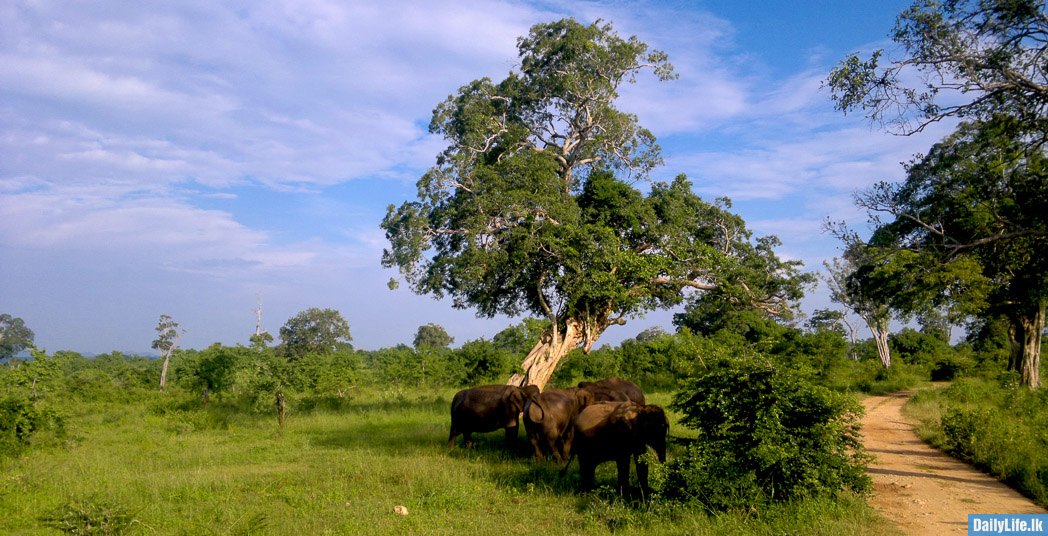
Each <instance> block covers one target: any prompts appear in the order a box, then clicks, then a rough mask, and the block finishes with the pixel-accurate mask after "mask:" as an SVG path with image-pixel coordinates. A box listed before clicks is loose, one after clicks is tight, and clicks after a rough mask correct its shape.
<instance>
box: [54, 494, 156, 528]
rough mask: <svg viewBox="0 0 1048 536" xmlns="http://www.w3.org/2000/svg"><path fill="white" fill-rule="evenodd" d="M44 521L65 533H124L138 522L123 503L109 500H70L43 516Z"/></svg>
mask: <svg viewBox="0 0 1048 536" xmlns="http://www.w3.org/2000/svg"><path fill="white" fill-rule="evenodd" d="M44 522H46V523H47V524H48V525H49V526H51V527H54V528H56V529H58V530H60V531H62V532H64V533H66V534H76V535H78V536H79V535H85V536H86V535H96V534H99V535H110V534H124V533H125V532H126V531H127V530H128V529H129V528H130V527H131V525H134V524H135V523H138V521H137V520H135V519H134V515H133V514H132V513H131V512H129V511H128V509H127V508H126V507H124V506H123V505H120V504H117V503H114V502H110V501H101V502H94V501H70V502H68V503H66V504H63V505H62V506H59V507H58V508H56V509H54V510H53V511H52V512H51V514H50V515H48V516H46V517H44Z"/></svg>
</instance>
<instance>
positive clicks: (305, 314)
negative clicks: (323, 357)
mask: <svg viewBox="0 0 1048 536" xmlns="http://www.w3.org/2000/svg"><path fill="white" fill-rule="evenodd" d="M352 340H353V337H351V336H350V335H349V323H348V322H346V320H345V319H343V318H342V315H341V314H340V313H339V312H338V311H336V310H334V309H319V308H317V307H311V308H309V309H306V310H305V311H302V312H300V313H298V314H297V315H295V316H293V317H291V318H289V319H288V321H287V323H286V324H284V326H283V327H281V328H280V341H281V346H282V347H283V350H284V353H285V354H286V355H287V356H288V358H290V359H298V358H300V357H302V356H304V355H306V354H308V353H310V352H314V353H318V354H330V353H332V352H335V351H338V350H346V349H352V346H350V344H349V341H352Z"/></svg>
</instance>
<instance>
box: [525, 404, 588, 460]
mask: <svg viewBox="0 0 1048 536" xmlns="http://www.w3.org/2000/svg"><path fill="white" fill-rule="evenodd" d="M587 397H588V398H587ZM580 399H581V401H580ZM586 400H592V394H591V393H589V392H588V391H585V390H582V389H550V390H549V391H546V392H544V393H541V394H539V395H538V396H536V397H535V398H533V399H532V400H529V401H528V402H527V403H525V404H524V429H525V430H526V431H527V433H528V439H529V440H531V444H532V446H534V447H535V457H536V458H538V459H540V460H541V459H542V457H543V453H544V451H545V452H549V453H550V454H551V455H552V456H553V457H554V458H555V459H556V460H557V461H558V462H560V463H564V462H565V461H566V460H567V459H568V453H569V452H570V451H571V442H572V438H573V437H574V435H575V418H576V417H577V416H578V414H579V408H580V407H581V405H582V404H583V403H585V401H586Z"/></svg>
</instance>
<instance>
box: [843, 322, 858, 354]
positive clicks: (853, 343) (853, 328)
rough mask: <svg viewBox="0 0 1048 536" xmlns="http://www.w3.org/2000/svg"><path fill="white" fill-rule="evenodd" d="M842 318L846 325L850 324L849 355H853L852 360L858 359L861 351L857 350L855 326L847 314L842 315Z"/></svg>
mask: <svg viewBox="0 0 1048 536" xmlns="http://www.w3.org/2000/svg"><path fill="white" fill-rule="evenodd" d="M846 314H847V313H846ZM841 320H843V321H844V325H845V326H848V334H849V336H850V337H851V345H850V346H848V356H849V357H851V359H852V361H858V360H859V353H858V352H856V351H855V327H854V326H852V324H851V322H848V317H847V316H844V317H842V318H841Z"/></svg>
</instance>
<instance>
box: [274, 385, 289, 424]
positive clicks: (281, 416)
mask: <svg viewBox="0 0 1048 536" xmlns="http://www.w3.org/2000/svg"><path fill="white" fill-rule="evenodd" d="M276 399H277V420H278V421H280V427H281V428H283V427H284V421H285V420H287V400H286V399H285V398H284V392H283V391H277V394H276Z"/></svg>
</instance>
